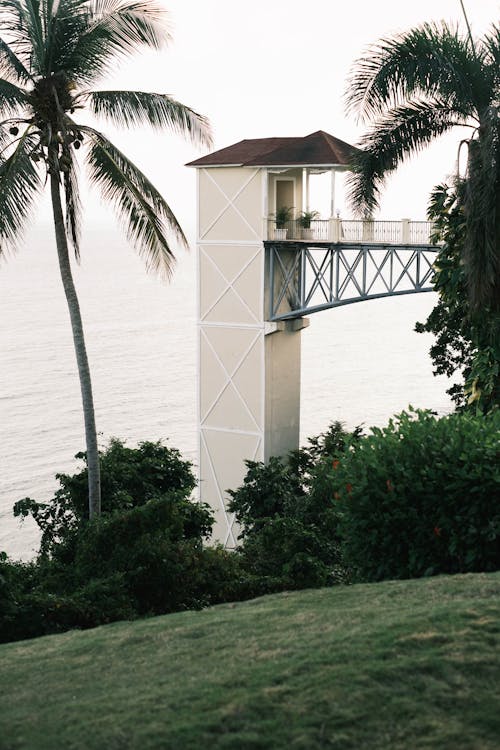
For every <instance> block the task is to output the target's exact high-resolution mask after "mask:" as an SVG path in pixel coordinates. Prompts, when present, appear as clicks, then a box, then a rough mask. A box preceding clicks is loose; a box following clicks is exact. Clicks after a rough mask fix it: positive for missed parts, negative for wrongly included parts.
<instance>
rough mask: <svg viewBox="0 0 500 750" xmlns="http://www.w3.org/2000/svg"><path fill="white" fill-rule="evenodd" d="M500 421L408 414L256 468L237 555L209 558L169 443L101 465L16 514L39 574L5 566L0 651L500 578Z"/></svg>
mask: <svg viewBox="0 0 500 750" xmlns="http://www.w3.org/2000/svg"><path fill="white" fill-rule="evenodd" d="M499 455H500V411H498V410H495V411H492V412H491V413H490V414H487V415H480V416H477V415H475V414H473V413H468V412H465V413H457V414H452V415H449V416H447V417H443V418H441V419H438V418H436V417H435V416H434V415H432V414H431V413H429V412H423V411H417V412H412V411H410V412H408V413H403V414H401V415H399V416H398V417H396V418H394V419H393V420H391V421H390V422H389V425H388V426H387V427H385V428H383V429H379V428H373V429H372V430H371V434H369V435H362V434H361V431H360V430H359V429H357V430H355V431H354V432H352V433H349V432H346V431H345V430H344V429H343V428H342V426H341V425H340V424H339V423H336V424H333V425H332V426H331V427H330V429H329V430H328V431H327V432H326V433H324V434H323V435H320V436H318V437H317V438H313V439H311V440H310V441H309V444H308V445H307V446H305V447H304V448H302V449H301V450H299V451H294V452H293V453H291V454H290V455H289V456H288V457H287V458H286V459H278V458H273V459H271V460H270V461H269V462H268V464H262V463H259V462H249V470H248V474H247V476H246V477H245V480H244V482H243V484H242V486H241V487H239V488H238V489H236V490H234V491H232V493H231V495H232V500H231V505H230V508H231V511H233V512H235V513H236V516H237V519H238V522H239V523H240V524H241V525H242V533H241V537H240V546H239V548H238V549H237V550H236V552H228V551H226V550H224V549H222V548H220V547H217V546H216V547H210V546H208V544H207V542H208V540H209V537H210V534H211V529H212V524H213V518H212V514H211V512H210V510H209V508H208V507H207V506H205V505H203V504H199V503H194V502H193V501H192V500H191V499H190V493H191V491H192V489H193V487H194V478H193V475H192V472H191V465H190V464H189V462H186V461H183V460H182V458H181V457H180V455H179V453H178V451H176V450H175V449H171V448H167V447H165V446H163V445H161V444H160V443H142V444H141V445H140V446H139V447H138V448H133V449H132V448H127V447H126V446H124V445H123V444H122V443H120V442H119V441H116V440H115V441H113V442H112V443H111V444H110V446H109V447H108V449H107V450H106V451H105V452H104V453H103V454H102V456H101V463H102V469H103V487H104V489H105V492H104V494H103V500H104V502H103V513H102V515H101V516H100V517H98V518H92V519H89V518H88V507H87V503H86V487H87V477H86V472H87V469H86V467H84V468H83V469H82V470H81V471H79V472H77V473H76V474H75V475H73V476H68V475H61V476H59V481H60V484H61V487H60V489H59V490H58V491H57V492H56V494H55V496H54V498H53V499H52V501H51V502H49V503H46V504H40V503H37V502H35V501H34V500H31V499H29V498H25V499H24V500H22V501H20V502H18V503H17V504H16V506H15V511H16V513H17V514H18V515H26V514H31V515H33V517H34V518H35V520H36V521H37V523H38V524H39V525H40V527H41V529H42V532H43V534H42V542H41V548H40V554H39V555H38V558H37V559H36V560H35V561H34V562H32V563H30V564H21V563H15V562H12V561H10V560H8V559H7V558H6V557H5V556H3V557H2V558H0V642H1V641H8V640H17V639H22V638H28V637H34V636H37V635H41V634H45V633H52V632H59V631H63V630H67V629H69V628H74V627H79V628H89V627H93V626H95V625H99V624H102V623H106V622H110V621H113V620H119V619H131V618H136V617H143V616H146V615H147V616H150V615H158V614H164V613H168V612H173V611H178V610H183V609H199V608H202V607H206V606H209V605H211V604H216V603H221V602H227V601H237V600H243V599H248V598H250V597H254V596H258V595H260V594H266V593H272V592H277V591H284V590H291V589H304V588H310V587H322V586H331V585H336V584H345V583H350V582H353V581H358V582H359V581H378V580H384V579H391V578H392V579H398V578H399V579H403V578H413V577H421V576H430V575H438V574H440V573H465V572H484V571H495V570H500V507H499V503H498V498H499V497H500V463H499V461H498V456H499Z"/></svg>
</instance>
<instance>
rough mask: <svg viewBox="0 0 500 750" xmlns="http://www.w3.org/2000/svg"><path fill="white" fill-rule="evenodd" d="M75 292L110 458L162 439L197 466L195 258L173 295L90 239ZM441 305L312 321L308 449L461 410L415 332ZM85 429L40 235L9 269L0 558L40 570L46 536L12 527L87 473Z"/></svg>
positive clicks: (396, 306)
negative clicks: (396, 420) (416, 412)
mask: <svg viewBox="0 0 500 750" xmlns="http://www.w3.org/2000/svg"><path fill="white" fill-rule="evenodd" d="M75 282H76V285H77V290H78V294H79V298H80V304H81V308H82V316H83V320H84V326H85V331H86V340H87V349H88V354H89V360H90V366H91V372H92V378H93V386H94V399H95V406H96V419H97V425H98V430H99V435H100V443H101V445H103V446H104V445H106V443H107V442H108V440H109V438H110V437H112V436H115V437H119V438H121V439H122V440H125V441H126V442H127V444H129V445H134V444H136V443H137V442H138V441H141V440H159V439H161V440H163V441H166V442H167V443H168V444H169V445H170V446H172V447H176V448H178V449H179V450H180V451H181V453H182V454H183V456H184V457H185V458H187V459H189V460H191V461H192V462H193V463H196V460H197V437H196V278H195V253H194V250H193V251H191V252H190V253H183V254H182V257H179V261H178V263H177V267H176V271H175V274H174V277H173V279H172V281H171V282H170V283H162V282H160V281H159V280H157V279H155V278H152V277H150V276H148V275H147V273H146V271H145V269H144V265H143V263H142V261H141V259H140V258H138V257H137V256H136V255H135V254H134V252H133V250H132V249H131V248H130V247H129V246H128V244H127V243H126V241H125V240H124V239H123V236H122V235H121V233H120V232H119V229H118V228H116V229H115V228H114V227H113V225H112V224H103V225H102V226H100V227H98V226H95V225H94V226H93V228H91V229H86V230H85V234H84V242H83V246H82V262H81V265H80V266H77V267H76V268H75ZM435 301H436V296H435V295H434V294H433V293H426V294H416V295H408V296H405V297H396V298H392V299H386V300H374V301H370V302H364V303H359V304H354V305H349V306H346V307H341V308H338V309H337V310H330V311H325V312H321V313H317V314H315V315H312V316H311V318H310V320H311V324H310V327H309V328H308V329H306V330H305V331H304V332H303V334H302V386H301V439H302V442H304V441H305V440H306V438H307V437H308V436H311V435H315V434H318V433H319V432H321V431H322V430H324V429H326V428H327V426H328V424H329V423H330V422H331V421H333V420H340V421H342V422H344V423H345V424H346V426H347V427H354V426H356V425H358V424H363V425H364V426H365V428H366V429H368V428H369V427H370V426H372V425H377V426H381V425H383V424H385V423H386V422H387V420H388V419H389V418H390V417H391V416H392V415H393V414H395V413H396V412H398V411H401V410H402V409H404V408H405V407H407V406H408V405H409V404H411V405H413V406H415V407H421V408H432V409H434V410H436V411H437V412H438V413H440V414H444V413H447V412H449V411H451V403H450V400H449V397H448V396H447V395H446V392H445V391H446V388H447V387H449V384H448V381H447V380H446V379H445V378H442V377H440V378H436V377H434V376H433V375H432V364H431V361H430V358H429V356H428V350H429V347H430V345H431V343H432V338H431V337H430V336H429V335H422V334H416V333H415V332H414V331H413V328H414V325H415V322H416V321H417V320H425V318H426V316H427V315H428V313H429V312H430V310H431V309H432V307H433V306H434V304H435ZM83 449H84V433H83V418H82V413H81V402H80V390H79V383H78V376H77V372H76V364H75V357H74V351H73V343H72V339H71V331H70V324H69V317H68V312H67V309H66V302H65V298H64V293H63V290H62V285H61V281H60V278H59V271H58V265H57V258H56V252H55V246H54V239H53V234H52V231H51V229H50V227H49V226H47V227H45V226H38V225H37V226H36V227H35V228H34V229H33V230H32V232H31V233H30V234H29V235H28V237H27V239H26V242H25V245H24V247H23V248H22V249H21V250H20V251H19V252H18V253H16V254H15V255H11V256H9V257H7V258H6V259H5V260H4V261H3V262H2V263H1V264H0V477H1V480H0V550H5V551H6V552H7V553H8V554H9V555H10V556H12V557H13V558H14V559H29V558H30V557H32V556H33V554H34V552H35V551H36V549H37V543H38V530H37V528H36V526H35V525H34V524H33V523H32V522H30V521H29V520H28V521H25V522H23V523H20V522H19V521H18V519H15V518H14V517H13V515H12V506H13V504H14V502H15V501H16V500H19V499H21V498H23V497H27V496H29V497H32V498H34V499H36V500H38V501H40V502H43V501H45V500H47V499H49V498H50V497H51V493H52V492H53V491H54V489H56V487H57V481H56V479H55V474H56V473H57V472H72V471H74V470H75V469H76V468H77V467H78V466H79V465H80V464H79V462H77V461H76V460H75V459H74V455H75V454H76V453H77V452H78V451H81V450H83Z"/></svg>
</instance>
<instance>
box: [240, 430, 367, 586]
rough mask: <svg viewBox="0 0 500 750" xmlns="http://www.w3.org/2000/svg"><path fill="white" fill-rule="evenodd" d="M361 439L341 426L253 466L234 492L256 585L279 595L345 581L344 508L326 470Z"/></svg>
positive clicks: (245, 560)
mask: <svg viewBox="0 0 500 750" xmlns="http://www.w3.org/2000/svg"><path fill="white" fill-rule="evenodd" d="M360 435H361V430H360V429H359V428H357V429H356V430H355V431H354V432H353V433H352V434H351V433H348V432H346V431H345V430H344V429H343V427H342V425H341V424H340V423H339V422H336V423H334V424H332V425H331V426H330V427H329V429H328V430H327V431H326V432H325V433H323V434H321V435H319V436H318V437H315V438H311V439H310V440H309V441H308V446H306V447H304V448H301V449H300V450H299V451H293V452H291V453H290V454H289V455H288V456H287V458H286V459H283V460H282V459H280V458H276V457H272V458H271V459H270V460H269V462H268V463H267V464H263V463H260V462H255V461H248V462H247V466H248V472H247V475H246V476H245V479H244V482H243V485H242V486H241V487H239V488H238V489H237V490H234V491H230V492H229V494H230V495H231V502H230V504H229V510H230V512H233V513H235V514H236V518H237V520H238V522H239V523H240V524H241V525H242V532H241V535H240V539H241V541H242V544H241V546H240V547H239V550H238V553H239V555H240V557H241V560H242V566H243V569H244V570H245V571H246V572H247V574H248V575H249V576H250V577H251V579H252V580H253V582H254V586H257V588H258V587H259V586H260V588H261V590H262V591H264V590H265V591H278V590H282V589H290V588H308V587H314V586H326V585H330V584H332V583H334V582H337V581H339V580H344V578H345V576H344V571H343V568H342V564H341V560H340V540H339V536H338V509H337V507H336V506H335V505H333V504H332V503H331V502H330V498H331V492H330V487H329V478H328V476H327V477H326V480H325V477H324V475H325V471H324V468H323V467H324V466H325V465H328V466H330V465H331V463H332V461H333V460H334V459H335V458H336V457H337V456H341V455H343V454H344V451H345V450H346V449H347V447H348V446H349V445H350V444H351V442H355V441H357V440H358V439H359V437H360ZM259 581H260V583H257V582H259Z"/></svg>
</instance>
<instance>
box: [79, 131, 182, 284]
mask: <svg viewBox="0 0 500 750" xmlns="http://www.w3.org/2000/svg"><path fill="white" fill-rule="evenodd" d="M82 130H83V131H84V132H85V133H87V134H88V135H89V137H90V142H91V143H90V146H89V148H88V153H87V165H88V167H89V171H90V180H91V182H92V183H94V184H96V185H97V186H98V187H99V188H100V190H101V195H102V197H103V199H104V200H105V201H106V202H109V203H110V204H111V205H112V206H113V208H114V209H115V211H116V213H117V215H118V217H119V219H120V221H121V223H122V225H123V227H124V229H125V231H126V234H127V237H128V239H129V241H130V242H131V243H132V244H133V245H134V247H135V249H136V250H137V251H138V253H139V254H140V255H141V256H142V257H143V258H144V260H145V262H146V268H147V269H148V270H149V271H153V272H155V273H158V274H159V275H161V276H166V277H168V276H170V274H171V272H172V266H173V263H174V260H175V259H174V254H173V252H172V250H171V247H170V242H169V239H168V236H167V235H168V233H170V234H171V235H172V236H173V238H174V240H175V241H176V242H177V243H180V244H181V245H183V246H185V247H187V241H186V238H185V236H184V233H183V231H182V229H181V227H180V226H179V223H178V222H177V219H176V218H175V216H174V214H173V213H172V211H171V209H170V208H169V206H168V205H167V203H166V202H165V200H164V199H163V198H162V196H161V195H160V193H159V192H158V190H157V189H156V188H155V187H154V186H153V185H152V184H151V182H150V181H149V180H148V179H147V178H146V177H145V176H144V175H143V173H142V172H141V171H140V170H139V169H138V168H137V167H136V166H135V164H133V163H132V162H131V161H129V159H127V158H126V156H125V155H124V154H122V152H121V151H119V150H118V149H117V148H116V147H115V146H114V145H113V144H112V143H111V142H110V141H109V140H108V139H107V138H105V137H104V136H103V135H102V134H101V133H99V132H98V131H96V130H94V129H92V128H87V127H86V128H82Z"/></svg>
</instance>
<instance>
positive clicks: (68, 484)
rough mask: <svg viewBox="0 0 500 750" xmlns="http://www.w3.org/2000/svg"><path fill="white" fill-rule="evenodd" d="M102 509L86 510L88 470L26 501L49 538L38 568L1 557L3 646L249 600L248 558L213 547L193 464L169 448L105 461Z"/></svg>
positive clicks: (23, 507) (146, 447)
mask: <svg viewBox="0 0 500 750" xmlns="http://www.w3.org/2000/svg"><path fill="white" fill-rule="evenodd" d="M101 472H102V488H103V498H102V505H103V512H102V515H101V516H100V517H97V518H93V519H92V520H91V521H90V520H89V519H88V518H87V513H86V504H85V503H86V491H87V489H86V481H87V472H86V469H83V470H81V471H79V472H77V473H76V474H75V475H73V476H68V475H59V481H60V484H61V488H60V489H59V490H58V491H57V492H56V493H55V496H54V498H53V499H52V500H51V501H50V502H49V503H47V504H39V503H36V502H35V501H33V500H30V499H25V500H23V501H20V502H19V503H17V504H16V513H17V515H20V516H26V515H29V514H31V515H33V517H34V518H35V520H36V521H37V523H38V524H39V526H40V528H41V529H42V532H43V538H42V545H41V550H40V554H39V556H38V558H37V560H36V562H35V563H32V564H29V565H23V564H21V563H14V562H11V561H9V560H8V559H7V557H6V556H5V555H3V556H2V558H1V559H0V641H6V640H15V639H19V638H30V637H34V636H37V635H43V634H45V633H52V632H58V631H62V630H66V629H68V628H74V627H78V628H88V627H93V626H95V625H99V624H102V623H106V622H110V621H113V620H117V619H124V618H133V617H137V616H144V615H150V614H164V613H167V612H172V611H176V610H182V609H192V608H199V607H202V606H206V605H208V604H211V603H215V602H221V601H227V600H228V599H229V598H240V597H241V598H247V597H248V596H251V595H252V593H253V591H254V588H253V584H252V582H251V581H250V579H249V578H248V576H246V574H245V573H244V571H243V570H242V568H241V564H240V561H239V560H238V558H237V556H236V555H233V554H231V553H229V552H226V551H225V550H223V549H221V548H214V549H207V548H205V547H204V544H203V543H204V541H206V540H207V539H208V537H209V536H210V533H211V529H212V523H213V518H212V515H211V512H210V510H209V508H208V506H206V505H203V504H200V503H195V502H192V501H191V500H190V498H189V495H190V493H191V491H192V489H193V487H194V484H195V480H194V477H193V475H192V472H191V464H190V463H189V462H186V461H182V460H181V458H180V454H179V453H178V451H176V450H172V449H170V448H166V447H165V446H163V445H161V443H142V444H141V445H139V447H138V448H135V449H132V448H126V447H125V446H124V445H123V444H122V443H121V442H120V441H118V440H114V441H112V442H111V444H110V446H109V448H108V449H107V450H106V451H105V452H104V453H103V454H102V456H101Z"/></svg>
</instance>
